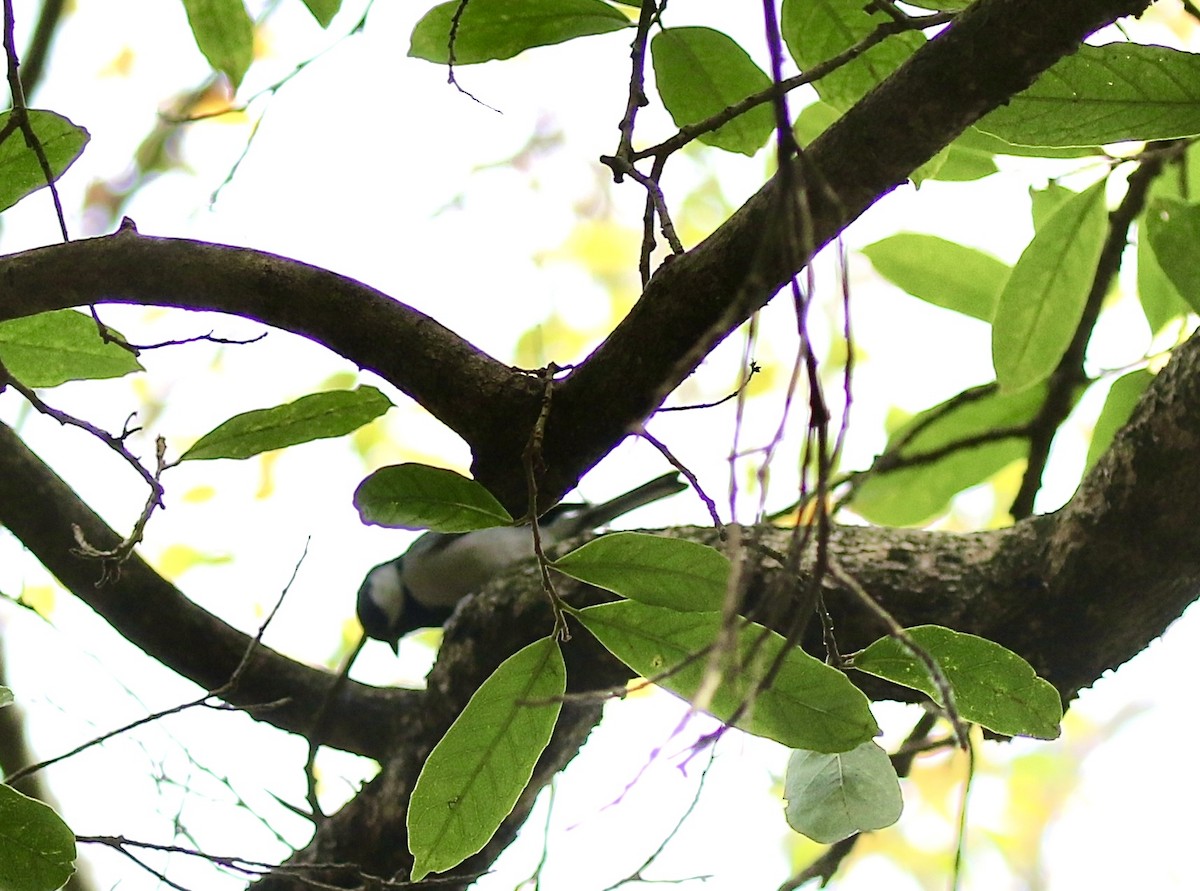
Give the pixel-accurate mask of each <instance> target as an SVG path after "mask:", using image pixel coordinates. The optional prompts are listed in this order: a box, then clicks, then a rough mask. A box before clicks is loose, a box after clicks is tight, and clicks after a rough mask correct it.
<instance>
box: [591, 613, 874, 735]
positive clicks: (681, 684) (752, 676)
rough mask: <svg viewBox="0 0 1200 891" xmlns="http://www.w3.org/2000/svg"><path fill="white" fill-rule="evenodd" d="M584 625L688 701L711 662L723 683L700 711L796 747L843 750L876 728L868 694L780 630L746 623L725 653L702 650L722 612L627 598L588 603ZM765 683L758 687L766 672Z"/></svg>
mask: <svg viewBox="0 0 1200 891" xmlns="http://www.w3.org/2000/svg"><path fill="white" fill-rule="evenodd" d="M579 618H580V621H581V622H583V624H584V626H585V627H586V628H587V629H588V630H589V631H590V632H591V633H592V634H594V635H595V636H596V638H597V639H598V640H599V641H600V642H601V643H602V644H604V646H605V647H606V648H607V649H608V650H609V651H610V652H611V653H612V654H613V655H614V656H616V657H617V658H618V659H620V660H621V661H622V662H624V663H625V664H626V665H628V666H629V667H630V668H632V669H633V670H634V671H636V672H637V673H638V674H640V675H641V676H642V677H646V678H653V679H654V680H656V681H657V682H658V683H659V684H661V685H662V686H663V687H666V688H667V689H668V690H671V691H672V692H674V693H677V694H679V695H680V696H682V697H684V698H685V699H688V700H692V699H694V697H695V696H696V695H697V693H698V692H699V691H700V690H701V689H702V688H704V687H705V682H706V680H707V679H708V675H707V672H708V671H709V669H710V666H711V665H713V664H715V665H716V666H717V667H718V668H719V669H720V670H721V683H720V685H719V686H717V687H716V689H715V690H714V691H713V694H712V698H711V701H709V702H707V703H701V705H702V707H703V708H704V710H705V711H707V712H710V713H711V714H713V715H715V716H716V717H718V718H720V719H721V720H725V721H727V720H731V719H732V718H733V717H734V716H735V715H740V717H739V718H738V720H737V722H736V723H737V726H738V727H741V728H742V729H743V730H747V731H749V732H750V733H754V734H757V735H759V736H765V737H768V738H769V739H774V740H777V741H778V742H781V743H783V744H784V745H786V746H789V747H791V748H796V749H811V750H813V751H817V752H845V751H848V750H850V749H852V748H854V747H855V746H857V745H858V744H859V743H862V742H864V741H865V740H868V739H871V738H872V737H873V736H875V734H876V733H878V732H879V727H878V725H877V724H876V723H875V719H874V718H873V717H872V716H871V710H870V708H869V707H868V703H867V698H866V697H865V696H864V695H863V694H862V692H861V691H860V690H859V689H858V688H857V687H855V686H854V685H853V684H851V683H850V681H849V679H848V678H847V677H846V676H845V675H844V674H842V673H841V672H840V671H837V670H836V669H834V668H830V667H829V666H828V665H826V664H825V663H823V662H821V661H819V660H817V659H814V658H813V657H812V656H809V655H808V654H807V653H805V652H804V651H803V650H800V649H799V648H797V647H788V646H787V645H786V642H785V641H784V639H783V638H782V637H780V636H779V635H778V634H775V633H774V632H772V631H768V630H767V629H765V628H763V627H762V626H760V625H755V624H752V623H744V624H742V625H740V626H739V627H738V629H737V631H736V634H735V643H734V645H733V646H732V647H731V648H730V652H729V653H727V654H723V655H721V656H720V657H719V658H717V659H716V660H710V659H709V657H708V655H707V654H708V653H709V652H710V651H711V649H712V647H713V646H714V644H715V643H716V642H717V641H718V640H720V639H721V614H720V613H680V612H676V611H675V610H671V609H663V608H661V607H655V606H647V605H646V604H643V603H637V602H634V601H631V600H626V601H621V602H619V603H606V604H602V605H600V606H593V607H589V608H588V609H585V610H582V611H581V612H580V614H579ZM773 668H774V669H775V673H774V675H773V677H772V679H771V682H770V684H769V685H767V686H765V687H764V688H763V689H761V690H759V689H757V687H758V685H759V682H760V681H762V680H763V678H764V677H765V676H766V673H767V672H768V670H771V669H773Z"/></svg>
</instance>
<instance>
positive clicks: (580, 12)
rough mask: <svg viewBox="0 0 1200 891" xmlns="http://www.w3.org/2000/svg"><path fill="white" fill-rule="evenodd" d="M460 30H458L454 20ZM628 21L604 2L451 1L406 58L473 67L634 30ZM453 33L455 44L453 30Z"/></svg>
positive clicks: (418, 33) (430, 19)
mask: <svg viewBox="0 0 1200 891" xmlns="http://www.w3.org/2000/svg"><path fill="white" fill-rule="evenodd" d="M456 15H457V16H458V20H457V24H454V21H455V16H456ZM631 24H632V23H631V22H630V20H629V17H628V16H626V15H625V14H624V13H622V12H621V11H620V10H618V9H614V8H613V7H612V6H609V5H608V4H607V3H604V2H602V0H471V2H470V3H467V4H462V3H460V2H459V0H450V2H449V3H442V4H440V5H438V6H435V7H434V8H433V9H431V10H429V12H427V13H425V15H424V16H423V17H422V18H421V20H420V21H419V22H417V25H416V27H415V28H413V33H412V43H411V46H410V47H409V50H408V54H409V55H410V56H413V57H415V58H418V59H426V60H428V61H430V62H440V63H443V64H444V63H446V62H449V61H450V58H451V56H450V52H451V45H452V44H453V52H454V64H456V65H470V64H473V63H475V62H488V61H491V60H493V59H511V58H512V57H513V56H515V55H517V53H520V52H523V51H525V50H527V49H531V48H532V47H535V46H549V45H550V44H554V43H562V42H563V41H564V40H572V39H574V38H576V37H586V36H588V35H591V34H605V33H607V32H609V31H618V30H620V29H622V28H628V27H630V26H631ZM452 29H453V40H451V30H452Z"/></svg>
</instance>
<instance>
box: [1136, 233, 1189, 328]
mask: <svg viewBox="0 0 1200 891" xmlns="http://www.w3.org/2000/svg"><path fill="white" fill-rule="evenodd" d="M1146 229H1147V226H1146V216H1145V215H1143V216H1142V217H1141V219H1139V221H1138V239H1137V293H1138V301H1139V302H1140V303H1141V305H1142V312H1143V313H1145V315H1146V323H1147V324H1148V325H1149V326H1150V332H1151V333H1152V334H1157V333H1158V332H1159V331H1161V330H1162V329H1163V326H1165V325H1166V324H1167V323H1168V322H1170V321H1171V320H1172V319H1177V318H1179V317H1180V316H1182V315H1184V314H1185V313H1187V312H1189V311H1191V308H1190V307H1189V306H1188V305H1187V303H1186V302H1185V301H1184V299H1183V298H1182V297H1180V296H1179V291H1177V290H1176V289H1175V285H1174V284H1173V283H1172V282H1171V280H1170V279H1169V278H1167V274H1166V273H1165V272H1163V268H1162V266H1160V265H1159V263H1158V258H1157V257H1155V256H1154V248H1153V247H1151V245H1150V236H1149V235H1148V234H1147V233H1146Z"/></svg>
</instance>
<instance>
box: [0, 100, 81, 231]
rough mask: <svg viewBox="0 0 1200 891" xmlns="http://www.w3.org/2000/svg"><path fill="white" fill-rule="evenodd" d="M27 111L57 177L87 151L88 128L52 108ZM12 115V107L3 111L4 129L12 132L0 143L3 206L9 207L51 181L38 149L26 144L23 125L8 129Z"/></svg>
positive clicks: (0, 129)
mask: <svg viewBox="0 0 1200 891" xmlns="http://www.w3.org/2000/svg"><path fill="white" fill-rule="evenodd" d="M26 114H27V115H28V116H29V126H30V128H31V129H32V130H33V135H34V136H36V137H37V140H38V143H39V144H40V145H41V147H42V152H43V154H45V156H46V161H47V163H48V164H49V165H50V173H51V178H52V179H53V180H57V179H58V178H59V177H60V176H62V175H63V173H64V172H65V171H66V169H67V168H68V167H70V166H71V165H72V164H74V163H75V159H76V158H78V157H79V156H80V155H82V154H83V147H84V146H85V145H87V144H88V140H89V139H91V136H90V135H89V134H88V131H87V130H84V129H83V128H82V127H77V126H75V125H74V124H72V123H71V122H70V121H69V120H67V119H66V118H64V117H63V116H62V115H60V114H56V113H54V112H52V111H37V110H33V109H31V110H29V111H27V112H26ZM12 115H13V113H12V112H11V111H6V112H4V113H2V114H0V132H7V133H8V136H7V137H6V138H5V139H4V142H2V143H0V210H8V209H9V208H10V207H12V206H13V205H14V204H16V203H17V202H18V201H20V200H21V199H22V198H24V197H25V196H26V195H29V194H31V193H33V192H36V191H37V190H38V189H42V188H45V187H46V185H47V183H46V174H45V172H44V171H43V170H42V162H41V161H40V160H39V159H38V156H37V152H36V151H34V149H32V148H30V147H29V146H28V145H26V144H25V137H24V136H23V135H21V131H20V130H19V129H14V130H12V131H11V132H9V131H8V128H9V127H10V126H12Z"/></svg>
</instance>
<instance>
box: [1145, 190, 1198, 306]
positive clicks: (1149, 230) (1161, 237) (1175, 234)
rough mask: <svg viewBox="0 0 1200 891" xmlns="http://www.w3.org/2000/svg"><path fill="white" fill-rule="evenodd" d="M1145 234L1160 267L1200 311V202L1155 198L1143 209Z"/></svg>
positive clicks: (1177, 288)
mask: <svg viewBox="0 0 1200 891" xmlns="http://www.w3.org/2000/svg"><path fill="white" fill-rule="evenodd" d="M1145 220H1146V235H1147V238H1148V239H1149V242H1150V247H1151V248H1153V250H1154V259H1155V260H1156V261H1157V262H1158V265H1159V268H1160V269H1162V272H1163V274H1164V275H1165V276H1166V277H1167V279H1168V281H1170V282H1171V284H1172V285H1174V287H1175V292H1176V293H1177V294H1178V295H1179V296H1180V297H1182V298H1183V300H1184V301H1185V302H1186V303H1187V305H1188V306H1189V307H1191V309H1192V311H1193V312H1200V267H1198V266H1197V263H1196V249H1197V247H1198V246H1200V204H1189V203H1188V202H1186V201H1180V200H1178V199H1173V198H1158V199H1156V200H1155V201H1154V202H1153V203H1152V204H1151V205H1150V207H1149V208H1147V209H1146V215H1145Z"/></svg>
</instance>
